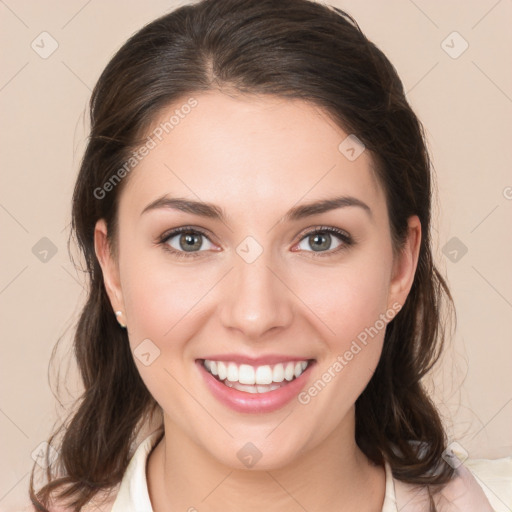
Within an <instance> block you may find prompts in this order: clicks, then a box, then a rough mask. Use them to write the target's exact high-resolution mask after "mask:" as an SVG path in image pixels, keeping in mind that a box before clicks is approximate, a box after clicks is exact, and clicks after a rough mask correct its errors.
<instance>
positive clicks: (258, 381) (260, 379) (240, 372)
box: [204, 359, 308, 393]
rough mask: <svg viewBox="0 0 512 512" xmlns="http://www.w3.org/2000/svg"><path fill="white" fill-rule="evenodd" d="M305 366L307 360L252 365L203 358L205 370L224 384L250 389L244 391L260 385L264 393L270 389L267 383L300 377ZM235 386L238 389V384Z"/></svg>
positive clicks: (277, 382)
mask: <svg viewBox="0 0 512 512" xmlns="http://www.w3.org/2000/svg"><path fill="white" fill-rule="evenodd" d="M307 366H308V361H297V362H289V363H278V364H275V365H263V366H258V367H253V366H251V365H248V364H241V365H237V364H236V363H233V362H225V361H212V360H209V359H205V360H204V367H205V368H206V370H207V371H208V372H210V373H211V374H212V375H216V376H218V379H219V380H220V381H224V383H225V384H226V385H230V384H233V383H235V384H237V385H240V386H242V387H244V388H250V389H251V390H252V391H249V389H244V391H248V392H255V393H256V392H258V391H256V390H257V388H258V386H262V388H261V389H262V391H259V392H260V393H264V392H267V391H271V389H270V388H269V385H274V384H279V383H281V382H283V381H284V380H286V381H288V382H289V381H291V380H293V379H294V378H297V377H300V376H301V375H302V373H303V372H304V370H305V369H306V368H307ZM228 383H229V384H228ZM230 387H234V386H230ZM236 387H237V389H239V388H238V386H236ZM270 387H272V386H270ZM278 387H281V386H278ZM273 389H276V388H273Z"/></svg>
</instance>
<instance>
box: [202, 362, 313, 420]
mask: <svg viewBox="0 0 512 512" xmlns="http://www.w3.org/2000/svg"><path fill="white" fill-rule="evenodd" d="M196 364H197V365H198V366H199V371H200V372H201V374H202V375H203V378H204V380H205V382H206V385H207V386H208V388H209V389H210V391H211V392H212V394H213V395H214V396H215V397H216V398H217V399H218V400H219V401H220V402H222V403H223V404H224V405H227V406H228V407H230V408H231V409H233V410H235V411H237V412H246V413H265V412H273V411H277V410H278V409H280V408H281V407H284V406H285V405H286V404H287V403H289V402H290V401H291V400H293V398H294V397H296V396H297V395H298V394H299V393H300V391H301V389H302V388H303V387H304V386H305V384H306V381H307V379H308V377H309V373H310V372H309V370H310V368H311V367H312V366H313V365H314V361H313V362H310V363H309V365H308V366H307V368H306V369H305V370H304V372H302V373H301V375H300V376H299V377H297V378H296V379H293V380H292V381H290V382H289V383H288V384H285V385H284V386H283V387H281V388H279V389H274V390H273V391H267V392H266V393H247V392H244V391H239V390H238V389H234V388H230V387H228V386H226V385H225V384H223V383H222V382H221V381H219V380H218V379H216V378H215V377H214V376H213V375H212V374H211V373H209V372H208V371H207V370H206V368H205V367H204V365H203V361H202V360H198V361H196Z"/></svg>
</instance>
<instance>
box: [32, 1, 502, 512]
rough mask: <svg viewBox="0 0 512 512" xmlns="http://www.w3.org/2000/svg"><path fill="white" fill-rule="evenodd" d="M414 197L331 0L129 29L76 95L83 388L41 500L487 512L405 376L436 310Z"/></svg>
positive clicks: (413, 370)
mask: <svg viewBox="0 0 512 512" xmlns="http://www.w3.org/2000/svg"><path fill="white" fill-rule="evenodd" d="M431 193H432V184H431V175H430V162H429V157H428V154H427V151H426V148H425V143H424V138H423V132H422V127H421V124H420V123H419V121H418V119H417V118H416V116H415V114H414V113H413V111H412V110H411V108H410V107H409V105H408V103H407V101H406V99H405V95H404V91H403V88H402V84H401V82H400V80H399V78H398V76H397V74H396V72H395V70H394V68H393V66H392V65H391V64H390V62H389V61H388V60H387V58H386V57H385V56H384V55H383V54H382V52H381V51H379V50H378V49H377V48H376V47H375V45H373V44H372V43H371V42H369V41H368V40H367V39H366V37H365V36H364V35H363V34H362V33H361V31H360V30H359V28H358V26H357V24H356V22H355V21H354V20H353V19H352V18H351V17H350V16H349V15H347V14H346V13H344V12H342V11H341V10H339V9H334V8H329V7H326V6H323V5H320V4H317V3H313V2H310V1H307V0H283V1H280V2H274V1H270V0H262V1H257V2H256V1H248V0H245V1H243V0H215V1H212V0H203V1H202V2H199V3H197V4H195V5H190V6H184V7H181V8H179V9H177V10H175V11H174V12H171V13H170V14H168V15H165V16H163V17H161V18H160V19H157V20H155V21H154V22H152V23H150V24H149V25H147V26H146V27H144V28H143V29H142V30H140V31H139V32H138V33H136V34H135V35H134V36H133V37H132V38H130V40H129V41H128V42H127V43H126V44H125V45H124V46H123V47H122V48H121V49H120V50H119V51H118V52H117V54H116V55H115V56H114V57H113V59H112V60H111V62H110V63H109V64H108V66H107V67H106V69H105V70H104V72H103V74H102V75H101V77H100V79H99V81H98V83H97V85H96V87H95V89H94V92H93V95H92V99H91V135H90V140H89V143H88V146H87V149H86V152H85V155H84V158H83V161H82V165H81V169H80V173H79V176H78V179H77V182H76V187H75V192H74V197H73V224H72V227H73V232H74V234H75V236H76V239H77V242H78V244H79V247H80V248H81V250H82V251H83V254H84V257H85V260H86V264H87V271H88V275H89V277H90V291H89V297H88V300H87V303H86V305H85V307H84V309H83V311H82V314H81V317H80V320H79V323H78V326H77V332H76V337H75V349H76V356H77V361H78V365H79V368H80V371H81V375H82V378H83V381H84V386H85V392H84V395H83V399H82V400H81V402H80V404H79V406H78V408H77V410H76V411H75V412H74V413H73V414H72V415H71V418H70V421H69V422H67V424H66V426H65V427H64V426H63V430H64V435H63V439H62V444H61V446H60V450H59V452H60V456H59V459H58V460H57V462H55V463H54V464H53V465H51V466H50V468H49V470H48V475H47V476H48V479H49V480H50V483H49V485H48V486H46V487H45V488H43V489H42V490H40V491H39V493H38V494H37V496H36V494H35V491H34V489H33V484H32V481H31V499H32V501H33V503H34V505H35V506H36V509H37V510H77V511H78V510H89V509H90V510H95V509H97V508H98V507H99V508H100V509H101V510H112V511H113V512H121V511H123V512H125V511H132V510H133V511H148V512H149V511H154V512H160V511H164V510H166V511H167V510H189V511H192V510H199V511H203V510H209V511H210V510H211V511H214V510H223V511H226V510H228V511H229V510H237V511H238V510H244V511H253V510H254V511H256V510H258V511H259V510H267V511H274V510H275V511H277V510H279V511H281V510H287V511H289V510H291V511H293V510H308V511H311V512H313V511H317V510H323V511H334V510H336V511H348V510H358V511H381V510H382V511H384V512H391V511H397V510H443V511H445V510H475V511H476V510H478V511H479V512H481V511H484V510H492V508H491V505H490V503H489V501H488V499H487V497H486V493H485V488H484V487H482V485H481V484H479V483H478V482H477V480H476V479H475V478H474V477H473V476H472V475H471V473H470V472H469V470H468V469H467V468H465V467H464V465H460V464H458V463H457V462H458V460H457V458H456V457H452V458H450V456H449V451H448V450H447V443H446V439H445V434H444V431H443V427H442V423H441V421H440V418H439V415H438V413H437V411H436V409H435V407H434V405H433V404H432V402H431V401H430V399H429V398H428V396H427V394H426V392H425V391H424V389H423V387H422V384H421V379H422V377H423V376H424V375H425V374H426V373H427V372H428V371H429V370H430V368H431V367H432V365H433V364H434V363H435V361H436V360H437V358H438V355H439V351H440V349H441V346H442V343H443V339H444V337H445V333H444V326H443V324H442V322H441V308H442V305H443V299H448V300H447V305H448V306H449V305H450V303H451V296H450V293H449V290H448V288H447V285H446V283H445V281H444V280H443V278H442V276H441V275H440V274H439V272H438V271H437V269H436V268H435V266H434V264H433V260H432V254H431V248H430V208H431V205H430V202H431ZM154 420H156V422H155V426H156V429H155V430H154V431H151V433H150V435H148V436H145V438H144V440H143V442H142V443H141V444H140V445H139V446H138V448H137V451H136V452H135V454H132V444H134V443H135V441H136V436H137V434H139V433H140V432H142V430H143V428H147V426H148V425H149V424H150V423H151V422H153V421H154ZM52 470H53V473H52ZM57 476H62V478H61V479H57V478H56V477H57ZM61 487H62V488H65V490H66V492H65V493H64V494H59V493H56V492H55V491H57V490H58V491H60V490H61ZM108 491H112V492H110V494H108ZM102 494H104V495H106V501H104V502H102V501H101V499H100V496H101V497H104V496H102ZM50 497H51V498H52V500H50V501H49V500H48V498H50ZM52 507H53V508H52ZM59 507H61V508H59Z"/></svg>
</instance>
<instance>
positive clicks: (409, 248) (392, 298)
mask: <svg viewBox="0 0 512 512" xmlns="http://www.w3.org/2000/svg"><path fill="white" fill-rule="evenodd" d="M407 223H408V233H407V239H406V240H405V243H404V246H403V248H402V250H401V251H400V252H399V254H398V255H397V256H396V257H395V261H394V262H393V271H392V276H391V282H390V285H389V295H388V307H392V305H393V304H395V303H397V302H398V303H399V304H400V306H403V305H404V304H405V301H406V300H407V296H408V295H409V292H410V290H411V287H412V283H413V281H414V275H415V273H416V267H417V265H418V257H419V252H420V243H421V222H420V219H419V218H418V216H417V215H413V216H411V217H409V219H408V221H407Z"/></svg>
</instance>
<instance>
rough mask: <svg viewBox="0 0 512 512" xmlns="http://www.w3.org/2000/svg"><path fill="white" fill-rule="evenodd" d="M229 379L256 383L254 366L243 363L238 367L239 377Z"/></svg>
mask: <svg viewBox="0 0 512 512" xmlns="http://www.w3.org/2000/svg"><path fill="white" fill-rule="evenodd" d="M232 364H235V363H232ZM229 380H233V381H234V380H238V382H240V384H251V385H252V384H255V383H256V377H255V375H254V368H253V367H252V366H250V365H248V364H241V365H240V367H239V368H238V379H229Z"/></svg>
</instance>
